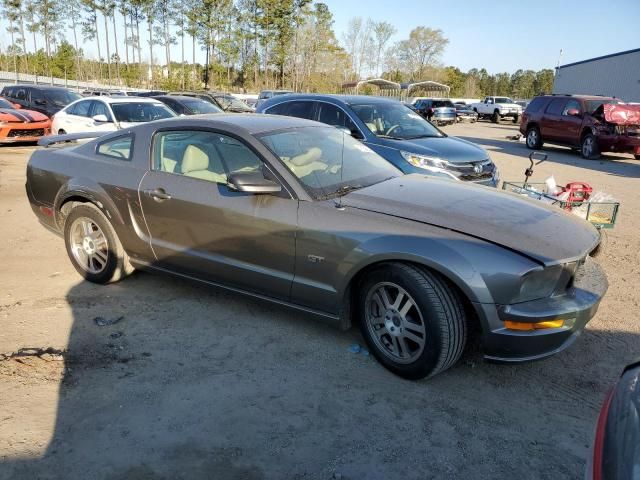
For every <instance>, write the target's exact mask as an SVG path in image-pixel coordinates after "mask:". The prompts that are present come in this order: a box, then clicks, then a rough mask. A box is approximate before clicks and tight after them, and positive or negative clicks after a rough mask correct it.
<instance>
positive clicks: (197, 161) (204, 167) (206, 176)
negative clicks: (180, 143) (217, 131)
mask: <svg viewBox="0 0 640 480" xmlns="http://www.w3.org/2000/svg"><path fill="white" fill-rule="evenodd" d="M214 162H215V163H217V165H216V164H214V165H210V163H211V162H210V157H209V155H208V154H207V152H205V151H204V150H202V149H201V148H199V147H196V146H195V145H189V146H188V147H187V148H186V149H185V151H184V155H183V157H182V165H181V167H180V169H181V171H182V174H183V175H185V176H187V177H194V178H200V179H202V180H208V181H210V182H216V183H227V177H226V175H224V174H223V173H217V172H215V171H212V170H210V167H213V169H214V170H217V171H218V172H224V169H223V168H222V163H221V162H220V160H219V159H214Z"/></svg>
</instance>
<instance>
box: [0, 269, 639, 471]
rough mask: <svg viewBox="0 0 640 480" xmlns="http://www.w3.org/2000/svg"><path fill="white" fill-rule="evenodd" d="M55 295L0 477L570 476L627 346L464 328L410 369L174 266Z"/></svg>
mask: <svg viewBox="0 0 640 480" xmlns="http://www.w3.org/2000/svg"><path fill="white" fill-rule="evenodd" d="M66 301H67V303H68V305H69V306H70V307H71V309H72V313H73V326H72V329H71V332H70V336H69V342H68V346H67V349H66V351H65V352H64V353H63V357H64V370H63V374H62V376H61V379H60V381H61V383H60V392H59V398H58V406H57V416H56V419H55V428H54V432H53V436H52V438H51V440H50V442H49V444H48V447H47V448H46V451H45V452H44V453H43V454H42V455H41V456H36V455H34V456H33V457H26V458H20V459H11V458H9V459H7V458H5V459H4V460H3V461H2V462H1V463H0V478H1V479H3V480H5V479H18V478H39V479H62V478H64V479H65V480H66V479H87V478H91V479H110V480H113V479H123V480H124V479H127V480H129V479H133V480H141V479H190V480H197V479H218V478H219V479H225V480H227V479H232V480H233V479H245V480H253V479H272V478H287V479H302V478H345V479H347V478H350V479H357V478H372V479H387V478H398V477H399V478H409V479H412V478H415V479H418V478H420V479H422V478H443V477H454V478H513V477H515V476H517V477H518V478H523V479H527V478H531V479H539V478H554V479H557V478H575V477H578V476H581V472H582V471H583V469H584V460H585V458H586V456H587V454H588V445H589V443H590V436H591V433H592V428H593V424H594V421H595V418H596V415H597V412H598V408H599V405H600V403H601V402H602V400H603V398H604V395H605V392H606V390H607V388H608V387H609V385H611V384H612V383H613V381H614V380H615V378H616V376H617V374H618V373H619V370H620V369H621V368H622V367H623V365H624V364H625V363H627V362H629V361H630V360H632V358H633V356H634V355H635V353H634V352H637V351H638V347H639V346H640V339H639V338H638V337H637V336H636V335H634V334H630V333H624V332H612V331H599V330H597V329H588V330H587V331H586V332H585V333H584V334H583V335H582V337H581V338H579V339H578V341H577V342H576V344H575V345H573V346H572V347H571V348H570V349H569V350H568V351H566V352H564V353H561V354H559V355H557V356H555V357H553V358H550V359H547V360H544V361H540V362H536V363H531V364H526V365H520V366H504V365H494V364H488V363H485V362H484V361H483V360H482V355H481V353H480V351H479V350H478V349H477V347H473V346H472V347H471V348H470V349H469V350H468V351H467V353H466V354H465V355H464V356H463V358H462V360H461V361H460V362H459V364H458V365H457V366H455V367H454V368H452V369H451V370H449V371H447V372H445V373H443V374H441V375H438V376H436V377H435V378H432V379H429V380H424V381H418V382H410V381H406V380H403V379H401V378H399V377H396V376H394V375H393V374H391V373H389V372H388V371H386V370H385V369H383V368H382V367H381V366H380V365H379V364H378V363H377V362H376V361H375V360H374V359H373V357H372V356H370V355H367V354H365V353H364V352H362V351H361V352H359V353H354V352H355V351H356V350H357V349H353V348H351V347H352V346H353V345H354V344H358V345H363V341H362V338H361V337H360V335H359V333H358V332H357V331H356V330H355V329H352V330H350V331H348V332H340V331H338V330H336V329H334V328H331V327H329V326H327V325H324V324H323V323H320V322H315V321H309V320H311V319H312V317H311V316H310V315H309V314H306V313H303V312H299V311H296V310H291V309H287V308H284V307H281V306H278V305H276V304H271V303H268V302H265V301H261V300H256V299H253V298H250V297H246V296H243V295H240V294H236V293H232V292H228V291H225V290H222V289H219V288H211V287H208V286H203V285H201V284H198V283H193V282H191V281H186V280H184V279H181V278H174V277H165V276H160V275H153V274H148V273H143V272H136V273H134V274H133V275H132V276H130V277H129V278H127V279H125V280H124V281H121V282H119V283H116V284H112V285H108V286H98V285H93V284H90V283H87V282H79V283H77V284H76V285H73V286H72V287H71V288H70V289H69V291H68V293H67V296H66ZM603 356H604V357H605V358H606V360H603ZM16 368H22V367H21V366H20V365H19V364H17V363H16ZM489 446H491V448H488V447H489ZM427 452H428V453H429V454H428V455H427ZM408 458H410V459H411V461H410V462H407V459H408Z"/></svg>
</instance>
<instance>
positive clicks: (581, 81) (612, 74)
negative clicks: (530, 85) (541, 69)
mask: <svg viewBox="0 0 640 480" xmlns="http://www.w3.org/2000/svg"><path fill="white" fill-rule="evenodd" d="M553 93H573V94H577V93H583V94H591V95H607V96H612V97H617V98H620V99H622V100H624V101H627V102H640V52H631V53H627V54H624V55H617V56H614V57H608V58H602V59H599V60H598V59H595V60H592V61H588V62H585V63H580V64H578V65H569V66H566V67H562V66H561V67H560V68H559V69H558V70H557V71H556V77H555V80H554V83H553Z"/></svg>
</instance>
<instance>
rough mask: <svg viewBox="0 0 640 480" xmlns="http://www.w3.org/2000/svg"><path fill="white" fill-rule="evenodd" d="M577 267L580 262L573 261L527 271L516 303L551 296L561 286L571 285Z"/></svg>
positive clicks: (515, 300)
mask: <svg viewBox="0 0 640 480" xmlns="http://www.w3.org/2000/svg"><path fill="white" fill-rule="evenodd" d="M577 267H578V262H571V263H565V264H560V265H553V266H551V267H547V268H542V269H536V270H531V271H529V272H527V273H525V274H524V275H523V276H522V279H521V283H520V292H519V294H518V296H517V298H516V299H514V303H519V302H528V301H530V300H537V299H539V298H545V297H549V296H551V294H553V293H554V292H556V291H557V290H560V288H561V287H566V286H567V285H569V280H570V279H571V277H573V275H574V274H575V271H576V268H577ZM558 293H560V292H558Z"/></svg>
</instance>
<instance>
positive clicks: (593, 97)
mask: <svg viewBox="0 0 640 480" xmlns="http://www.w3.org/2000/svg"><path fill="white" fill-rule="evenodd" d="M541 96H542V97H548V98H579V99H582V100H618V99H617V98H615V97H607V96H602V95H582V94H578V95H572V94H569V93H566V94H563V93H558V94H553V95H541Z"/></svg>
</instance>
